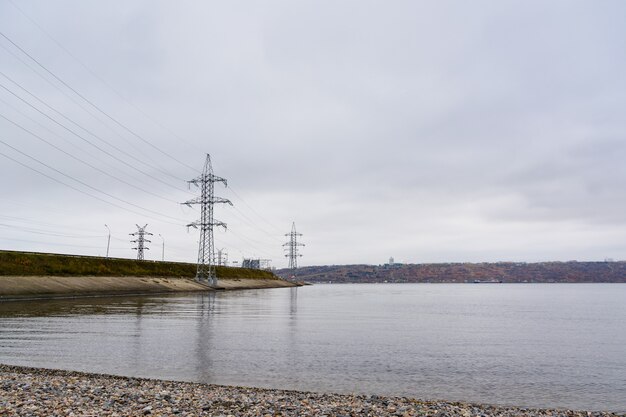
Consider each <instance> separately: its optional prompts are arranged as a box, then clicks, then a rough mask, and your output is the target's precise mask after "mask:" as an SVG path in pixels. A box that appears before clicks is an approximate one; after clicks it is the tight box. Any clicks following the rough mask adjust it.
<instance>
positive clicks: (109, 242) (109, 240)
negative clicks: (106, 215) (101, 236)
mask: <svg viewBox="0 0 626 417" xmlns="http://www.w3.org/2000/svg"><path fill="white" fill-rule="evenodd" d="M104 227H106V228H107V230H108V231H109V237H108V238H107V258H108V257H109V247H110V246H111V229H109V226H107V225H106V224H105V225H104Z"/></svg>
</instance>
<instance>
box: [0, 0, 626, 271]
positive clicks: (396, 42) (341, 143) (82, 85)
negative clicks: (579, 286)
mask: <svg viewBox="0 0 626 417" xmlns="http://www.w3.org/2000/svg"><path fill="white" fill-rule="evenodd" d="M16 6H17V7H19V9H18V8H17V7H16ZM625 16H626V2H623V1H591V0H590V1H573V0H567V1H544V0H541V1H528V0H524V1H502V0H497V1H496V0H493V1H472V2H468V1H462V0H459V1H441V0H437V1H430V2H425V1H420V2H418V1H364V0H359V1H343V2H337V1H263V2H252V1H250V2H240V1H222V2H209V1H178V0H177V1H169V2H163V1H153V0H149V1H148V0H145V1H132V0H129V1H117V2H102V1H95V0H92V1H85V0H76V1H55V2H49V1H44V0H40V1H31V0H24V1H17V0H12V1H10V0H0V31H1V32H2V33H3V34H4V35H5V36H6V37H0V70H1V71H2V74H0V86H2V88H0V140H1V141H2V142H3V143H0V153H1V155H0V175H1V178H2V181H1V183H0V184H1V185H0V186H1V187H2V188H1V191H2V192H1V194H0V249H14V250H32V251H46V252H60V253H76V254H89V255H104V254H105V252H106V236H107V230H106V228H105V226H104V225H105V223H106V224H107V225H108V226H109V227H110V229H111V231H112V241H111V250H110V254H111V256H116V257H129V258H130V257H134V256H135V254H134V251H133V250H132V249H131V247H132V245H131V243H130V242H128V240H129V239H130V236H128V234H129V233H132V232H133V231H134V230H135V229H136V227H135V224H136V223H138V224H140V225H144V224H146V223H147V224H148V230H149V231H150V232H152V233H154V236H152V241H153V242H152V244H151V245H150V248H151V249H150V251H149V252H147V253H146V258H147V259H160V257H161V244H162V240H161V238H160V237H159V236H158V234H161V235H162V237H163V238H164V240H165V257H166V259H168V260H177V261H194V260H195V259H196V254H197V239H198V232H197V231H194V230H193V229H192V230H191V231H190V232H189V233H187V231H186V228H185V227H184V225H185V224H186V222H191V221H193V220H196V218H197V217H198V216H199V213H198V211H197V210H191V209H189V208H187V207H185V206H181V205H180V204H177V203H178V202H183V201H185V200H188V199H190V198H193V197H194V194H193V193H196V192H197V190H196V189H193V188H192V190H191V192H190V191H188V190H187V184H186V183H185V180H188V179H192V178H193V177H195V176H197V175H198V171H199V170H200V169H201V168H202V165H203V163H204V154H205V153H210V154H211V156H212V159H213V165H214V169H215V173H216V174H217V175H220V176H222V177H225V178H226V179H228V182H229V188H223V187H222V186H221V185H219V184H218V185H217V186H216V190H217V191H218V195H219V196H222V197H225V198H229V199H231V200H232V202H233V203H234V207H229V206H218V207H216V211H215V217H216V218H218V219H219V220H222V221H224V222H226V223H228V231H226V232H224V231H221V230H220V231H216V233H215V240H216V246H217V247H223V248H225V250H226V251H227V252H228V253H229V257H230V259H231V260H240V259H241V258H242V257H243V256H245V257H261V258H268V259H272V261H273V265H274V266H277V267H279V268H280V267H284V266H286V264H287V260H286V259H285V258H284V257H283V248H282V246H281V245H282V243H284V242H285V241H286V238H285V237H284V236H283V235H284V233H287V232H289V230H290V228H291V222H292V221H295V222H296V226H297V228H298V231H299V232H301V233H303V235H304V236H303V237H302V242H304V243H305V244H306V246H305V247H304V248H302V254H303V257H302V258H301V259H300V264H301V265H320V264H347V263H371V264H379V263H384V262H386V261H387V259H388V258H389V257H390V256H393V257H395V259H396V261H401V262H411V263H421V262H459V261H471V262H482V261H528V262H532V261H545V260H560V261H567V260H574V259H577V260H603V259H605V258H614V259H616V260H617V259H626V193H625V190H626V81H625V80H626V75H625V74H626V65H625V64H626V25H625V24H624V22H625V20H624V18H625ZM11 42H13V43H11ZM16 45H17V46H19V48H21V49H22V50H23V51H25V52H27V53H28V54H30V55H31V56H32V57H33V58H34V59H36V60H37V61H38V62H39V63H40V64H41V65H42V66H43V67H42V66H39V65H38V64H37V63H35V62H34V61H33V60H31V58H29V57H28V56H26V55H25V54H24V53H23V52H22V51H20V50H19V49H18V48H17V46H16ZM44 68H45V69H44ZM47 71H49V72H47ZM52 74H54V76H56V77H58V78H55V77H54V76H53V75H52ZM7 77H8V78H7ZM68 87H71V88H72V89H73V90H75V91H72V90H70V89H69V88H68ZM76 93H79V94H80V95H81V96H82V97H83V98H84V99H87V100H88V101H89V102H91V103H93V104H94V105H95V106H97V108H95V107H93V106H92V105H91V104H89V103H88V102H87V101H85V100H84V99H83V98H81V97H80V96H79V95H77V94H76ZM18 97H20V98H21V100H20V98H18ZM35 109H38V110H39V111H37V110H35ZM101 111H102V112H101ZM103 112H104V113H103ZM45 115H47V116H45ZM24 129H26V130H24ZM46 142H48V143H46ZM52 145H53V146H55V147H56V148H55V147H53V146H52ZM20 152H21V153H20ZM27 155H28V156H27ZM7 157H10V158H12V159H13V160H11V159H7ZM29 157H32V158H35V159H36V160H37V161H41V162H42V163H45V164H46V165H47V166H44V165H41V164H40V163H39V162H37V161H36V160H35V159H30V158H29ZM16 161H19V162H21V163H22V164H23V165H20V164H19V163H18V162H16ZM80 161H83V162H80ZM133 167H135V168H133ZM190 167H191V168H190ZM51 168H53V169H51ZM192 168H195V169H196V170H194V169H192ZM32 169H37V170H38V171H39V172H35V171H33V170H32ZM43 174H45V175H46V176H44V175H43ZM106 174H108V175H106ZM53 178H54V179H56V181H55V180H54V179H53ZM76 180H78V181H80V182H77V181H76ZM59 181H60V182H59ZM142 190H145V191H142ZM107 202H109V203H107ZM128 203H130V204H131V205H129V204H128ZM165 216H167V217H165Z"/></svg>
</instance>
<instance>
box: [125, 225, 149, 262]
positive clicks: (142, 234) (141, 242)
mask: <svg viewBox="0 0 626 417" xmlns="http://www.w3.org/2000/svg"><path fill="white" fill-rule="evenodd" d="M135 226H137V231H136V232H135V233H129V235H130V236H137V239H135V240H131V241H130V242H131V243H136V244H137V247H136V248H133V249H134V250H136V251H137V260H138V261H143V251H144V250H150V248H147V247H146V246H145V243H146V242H148V243H151V241H150V240H148V239H146V236H152V233H148V232H146V227H148V225H147V224H146V225H145V226H144V227H141V226H139V225H138V224H135Z"/></svg>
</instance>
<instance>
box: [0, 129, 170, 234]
mask: <svg viewBox="0 0 626 417" xmlns="http://www.w3.org/2000/svg"><path fill="white" fill-rule="evenodd" d="M0 143H2V144H3V145H5V146H7V147H9V148H11V149H13V150H15V151H16V152H18V153H19V154H22V155H24V156H26V157H27V158H29V159H32V160H34V161H35V162H37V163H39V164H41V165H43V166H45V167H47V168H49V169H51V170H53V171H56V172H58V173H60V174H61V175H63V176H65V177H67V178H70V179H72V180H74V181H77V182H79V183H82V182H81V181H80V180H76V179H75V178H73V177H72V176H70V175H67V174H64V173H62V172H61V171H59V170H57V169H55V168H52V167H51V166H49V165H47V164H45V163H44V162H41V161H39V160H38V159H36V158H34V157H32V156H30V155H27V154H25V153H24V152H22V151H20V150H18V149H16V148H14V147H13V146H11V145H9V144H7V143H6V142H4V141H3V140H0ZM0 155H1V156H4V157H5V158H7V159H10V160H11V161H13V162H15V163H17V164H19V165H21V166H23V167H25V168H27V169H30V170H31V171H35V172H37V173H38V174H40V175H43V176H44V177H47V178H49V179H51V180H53V181H55V182H57V183H59V184H62V185H64V186H66V187H69V188H71V189H73V190H75V191H78V192H79V193H82V194H85V195H88V196H90V197H92V198H95V199H96V200H99V201H102V202H104V203H106V204H109V205H111V206H114V207H117V208H120V209H122V210H126V211H128V212H131V213H134V214H139V215H142V216H145V214H144V213H141V212H138V211H135V210H133V209H129V208H127V207H124V206H120V205H119V204H116V203H113V202H111V201H108V200H105V199H103V198H101V197H98V196H96V195H93V194H91V193H88V192H86V191H84V190H81V189H80V188H77V187H75V186H73V185H71V184H68V183H66V182H64V181H61V180H59V179H57V178H55V177H53V176H51V175H48V174H46V173H44V172H41V171H39V170H38V169H36V168H33V167H31V166H29V165H26V164H24V163H23V162H21V161H19V160H17V159H15V158H12V157H10V156H8V155H7V154H5V153H2V152H0ZM83 184H84V183H83ZM86 186H87V187H88V188H91V189H94V190H96V191H98V192H101V193H103V194H105V195H106V193H104V192H102V191H99V190H97V189H96V188H94V187H91V186H89V185H86ZM113 198H114V199H116V200H119V201H122V202H124V203H126V202H125V201H124V200H121V199H118V198H116V197H113ZM126 204H129V205H133V206H135V205H134V204H131V203H126ZM137 207H139V208H140V209H142V210H146V211H148V209H145V208H143V207H140V206H137ZM157 214H159V213H157ZM159 215H160V216H164V215H161V214H159ZM146 217H150V216H146ZM164 217H170V216H164ZM150 218H153V217H150ZM172 218H173V219H175V218H174V217H172ZM153 219H155V220H157V221H160V222H163V223H169V224H175V225H180V223H174V222H170V221H167V220H161V219H156V218H153ZM175 220H176V219H175Z"/></svg>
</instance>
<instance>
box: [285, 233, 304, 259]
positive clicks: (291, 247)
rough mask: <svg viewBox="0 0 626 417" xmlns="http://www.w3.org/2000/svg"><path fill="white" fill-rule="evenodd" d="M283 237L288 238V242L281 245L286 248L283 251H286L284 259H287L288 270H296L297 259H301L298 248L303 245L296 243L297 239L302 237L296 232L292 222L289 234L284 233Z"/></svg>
mask: <svg viewBox="0 0 626 417" xmlns="http://www.w3.org/2000/svg"><path fill="white" fill-rule="evenodd" d="M285 236H287V237H288V238H289V242H287V243H285V244H284V245H283V246H287V248H285V250H286V251H287V254H286V255H285V258H289V269H297V268H298V258H299V257H302V255H301V254H300V253H299V251H298V246H304V243H300V242H298V237H299V236H302V233H298V232H296V223H295V222H293V223H292V225H291V232H289V233H286V234H285Z"/></svg>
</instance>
